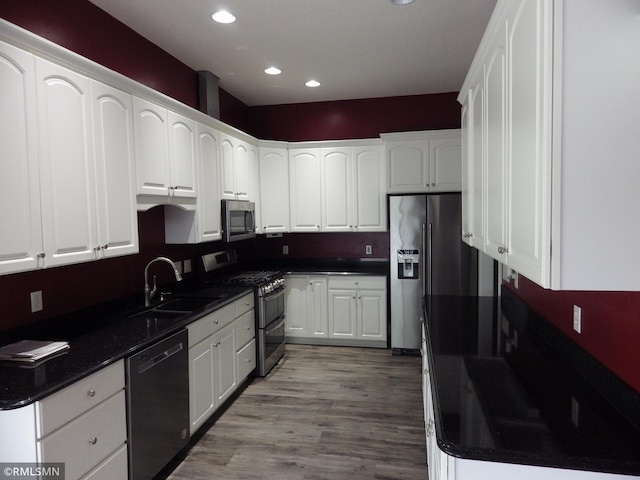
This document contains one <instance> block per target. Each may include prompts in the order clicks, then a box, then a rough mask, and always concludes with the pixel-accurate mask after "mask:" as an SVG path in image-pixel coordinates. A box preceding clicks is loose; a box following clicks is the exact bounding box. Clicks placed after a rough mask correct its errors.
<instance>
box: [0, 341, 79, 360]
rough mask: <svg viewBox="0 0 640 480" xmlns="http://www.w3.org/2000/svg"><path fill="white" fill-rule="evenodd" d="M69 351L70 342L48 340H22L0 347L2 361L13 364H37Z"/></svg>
mask: <svg viewBox="0 0 640 480" xmlns="http://www.w3.org/2000/svg"><path fill="white" fill-rule="evenodd" d="M67 349H69V343H68V342H49V341H46V340H21V341H19V342H16V343H10V344H9V345H5V346H3V347H0V360H8V361H11V362H37V361H38V360H42V359H43V358H47V357H49V356H51V355H54V354H56V353H60V352H63V351H65V350H67Z"/></svg>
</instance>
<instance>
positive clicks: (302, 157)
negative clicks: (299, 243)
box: [289, 148, 322, 232]
mask: <svg viewBox="0 0 640 480" xmlns="http://www.w3.org/2000/svg"><path fill="white" fill-rule="evenodd" d="M289 172H290V177H289V180H290V182H291V184H290V187H291V188H290V192H291V196H290V208H291V231H292V232H319V231H320V225H321V223H322V214H321V212H322V209H321V182H320V172H321V169H320V149H318V148H308V149H291V150H289Z"/></svg>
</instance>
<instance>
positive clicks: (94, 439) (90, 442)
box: [89, 437, 98, 445]
mask: <svg viewBox="0 0 640 480" xmlns="http://www.w3.org/2000/svg"><path fill="white" fill-rule="evenodd" d="M96 443H98V438H97V437H91V438H90V439H89V444H91V445H95V444H96Z"/></svg>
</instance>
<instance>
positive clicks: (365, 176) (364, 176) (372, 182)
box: [353, 145, 387, 232]
mask: <svg viewBox="0 0 640 480" xmlns="http://www.w3.org/2000/svg"><path fill="white" fill-rule="evenodd" d="M353 161H354V172H355V175H354V177H355V219H354V222H355V230H356V231H358V232H384V231H386V229H387V206H386V202H385V199H386V196H385V174H384V171H385V168H384V147H383V146H382V145H379V146H366V147H353Z"/></svg>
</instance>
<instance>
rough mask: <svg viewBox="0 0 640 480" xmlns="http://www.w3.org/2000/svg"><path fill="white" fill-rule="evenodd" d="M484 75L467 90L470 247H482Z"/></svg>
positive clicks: (484, 154)
mask: <svg viewBox="0 0 640 480" xmlns="http://www.w3.org/2000/svg"><path fill="white" fill-rule="evenodd" d="M484 91H485V88H484V75H480V76H479V78H477V79H476V81H475V82H474V83H473V85H472V87H471V89H470V90H469V125H470V126H469V131H470V137H469V138H470V141H469V151H468V153H469V155H470V156H471V158H470V160H469V161H470V163H471V167H472V174H471V176H470V177H469V178H470V195H471V203H472V204H473V207H472V217H471V232H470V233H471V246H472V247H476V248H480V249H483V248H484V242H485V236H486V230H485V216H486V212H485V209H486V206H485V203H484V202H485V197H484V191H485V177H486V151H485V127H484V125H485V107H486V102H485V95H484Z"/></svg>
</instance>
